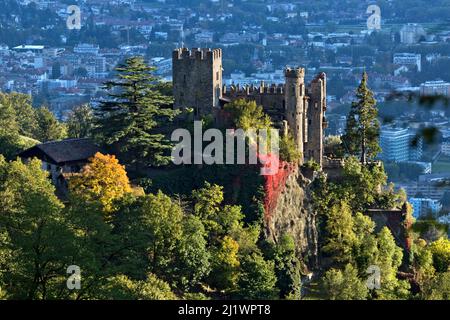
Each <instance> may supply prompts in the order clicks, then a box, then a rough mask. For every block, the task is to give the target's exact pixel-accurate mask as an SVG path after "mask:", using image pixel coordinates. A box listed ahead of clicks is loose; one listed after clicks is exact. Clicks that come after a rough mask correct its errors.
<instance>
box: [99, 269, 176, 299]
mask: <svg viewBox="0 0 450 320" xmlns="http://www.w3.org/2000/svg"><path fill="white" fill-rule="evenodd" d="M100 297H101V298H102V299H114V300H175V299H176V295H175V294H174V293H173V292H172V290H171V288H170V286H169V285H168V284H167V283H166V282H164V281H162V280H160V279H158V278H157V277H156V276H155V275H153V274H148V275H147V278H146V279H145V280H137V281H136V280H132V279H130V278H128V277H127V276H125V275H116V276H113V277H110V278H108V279H107V281H106V284H105V285H104V286H103V287H102V288H101V296H100Z"/></svg>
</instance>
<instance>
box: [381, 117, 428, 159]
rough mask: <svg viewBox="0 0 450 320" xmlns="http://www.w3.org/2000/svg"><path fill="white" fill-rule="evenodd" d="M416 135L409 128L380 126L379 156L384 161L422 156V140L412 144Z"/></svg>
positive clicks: (419, 157)
mask: <svg viewBox="0 0 450 320" xmlns="http://www.w3.org/2000/svg"><path fill="white" fill-rule="evenodd" d="M415 137H416V135H415V134H414V132H411V130H409V129H402V128H396V127H391V126H385V127H382V128H381V133H380V147H381V149H382V152H381V154H380V158H381V159H382V160H384V161H393V162H404V161H417V160H420V159H421V158H422V140H421V139H418V140H417V141H416V143H415V144H414V143H413V141H414V139H415Z"/></svg>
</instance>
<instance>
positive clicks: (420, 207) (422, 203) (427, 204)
mask: <svg viewBox="0 0 450 320" xmlns="http://www.w3.org/2000/svg"><path fill="white" fill-rule="evenodd" d="M409 202H410V203H411V205H412V207H413V209H414V212H413V216H414V218H420V217H426V216H429V215H432V216H436V215H437V214H438V213H439V212H440V211H441V210H442V205H441V203H440V202H439V201H438V200H432V199H429V198H409Z"/></svg>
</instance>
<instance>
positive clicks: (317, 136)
mask: <svg viewBox="0 0 450 320" xmlns="http://www.w3.org/2000/svg"><path fill="white" fill-rule="evenodd" d="M307 94H308V96H309V99H310V100H309V105H308V112H307V119H308V139H307V142H306V144H305V157H304V158H305V161H308V160H310V159H312V160H314V161H315V162H317V163H318V164H320V165H321V166H322V161H323V149H324V130H325V128H326V126H327V122H326V120H325V111H326V108H327V79H326V75H325V73H320V74H319V75H317V77H316V78H314V80H313V81H312V82H311V83H310V85H309V87H308V88H307Z"/></svg>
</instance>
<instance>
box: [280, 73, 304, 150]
mask: <svg viewBox="0 0 450 320" xmlns="http://www.w3.org/2000/svg"><path fill="white" fill-rule="evenodd" d="M285 77H286V83H285V90H284V103H285V120H286V122H287V125H288V132H290V133H291V134H292V136H293V137H294V141H295V144H296V145H297V147H298V150H299V151H300V152H301V153H302V154H304V143H305V142H306V141H307V139H308V128H307V110H308V98H307V96H306V88H305V69H303V68H295V69H291V68H287V69H286V70H285Z"/></svg>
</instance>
